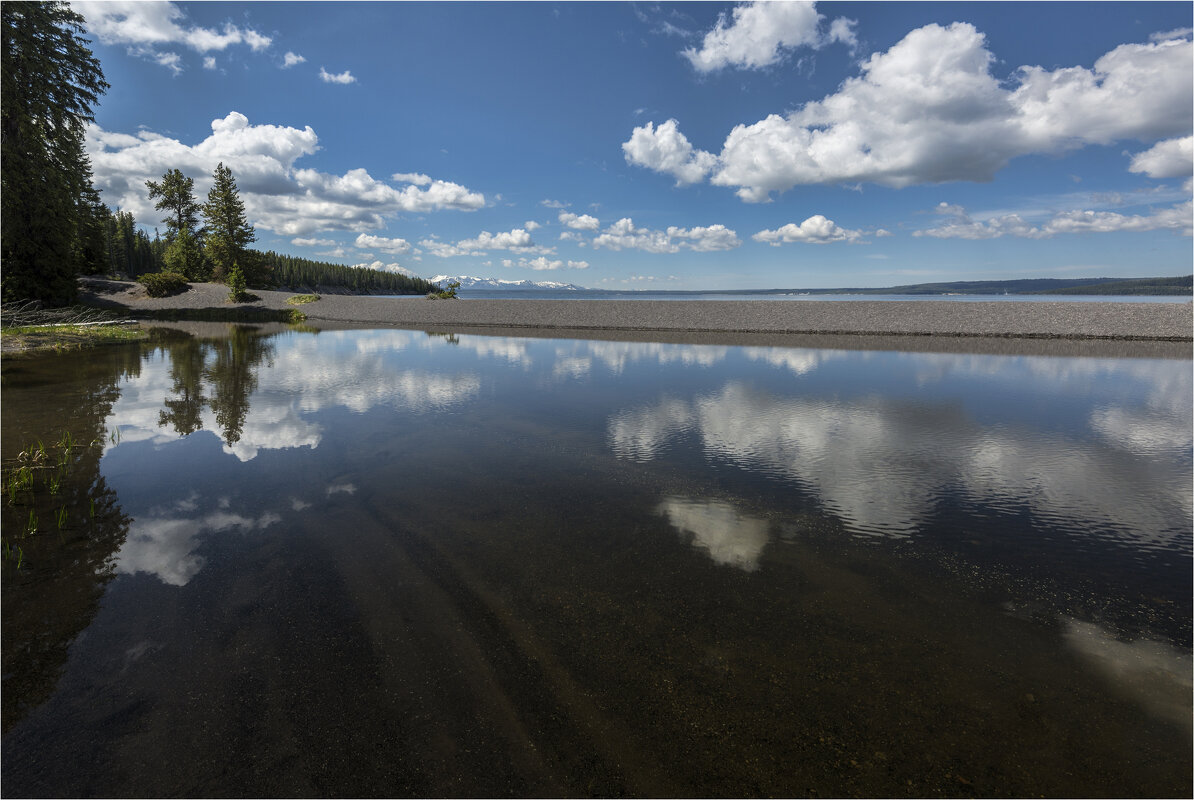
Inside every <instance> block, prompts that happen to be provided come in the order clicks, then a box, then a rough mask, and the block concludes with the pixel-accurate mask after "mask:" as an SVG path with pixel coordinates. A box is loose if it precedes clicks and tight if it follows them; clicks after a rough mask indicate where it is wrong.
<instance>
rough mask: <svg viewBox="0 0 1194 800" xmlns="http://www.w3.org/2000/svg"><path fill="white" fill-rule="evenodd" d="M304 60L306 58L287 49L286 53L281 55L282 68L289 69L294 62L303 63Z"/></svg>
mask: <svg viewBox="0 0 1194 800" xmlns="http://www.w3.org/2000/svg"><path fill="white" fill-rule="evenodd" d="M306 60H307V59H305V58H303V57H302V56H300V55H299V54H298V53H292V52H290V51H289V50H288V51H287V52H286V55H284V56H282V69H289V68H290V67H293V66H294V65H295V64H302V63H304V62H305V61H306Z"/></svg>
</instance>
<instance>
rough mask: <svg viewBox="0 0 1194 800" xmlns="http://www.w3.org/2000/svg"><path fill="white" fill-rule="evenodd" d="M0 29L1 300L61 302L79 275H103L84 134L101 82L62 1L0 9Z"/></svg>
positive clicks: (75, 17)
mask: <svg viewBox="0 0 1194 800" xmlns="http://www.w3.org/2000/svg"><path fill="white" fill-rule="evenodd" d="M0 27H2V37H0V38H2V40H3V51H4V52H3V64H2V68H0V131H2V136H3V152H2V155H0V165H2V166H0V173H2V186H0V227H2V228H3V231H4V236H3V240H2V244H0V260H3V263H4V270H3V277H2V279H0V282H2V285H3V298H4V300H6V301H8V300H16V299H26V298H29V299H37V300H42V301H45V302H48V303H53V304H65V303H69V302H71V301H73V300H74V298H75V293H76V289H77V284H76V280H75V279H76V276H77V275H78V274H79V272H81V271H83V270H84V269H92V268H102V257H103V254H102V247H101V246H100V243H101V242H102V237H101V236H97V233H101V228H100V226H102V223H103V218H102V216H100V215H99V210H98V208H97V206H98V203H97V198H96V196H95V193H94V189H93V188H92V185H91V164H90V163H89V162H88V160H87V156H86V154H85V152H84V150H83V132H84V127H85V125H86V123H88V122H91V121H92V120H93V119H94V117H93V115H92V107H93V106H94V105H95V103H96V102H97V101H98V99H99V96H100V95H101V94H103V93H104V91H106V90H107V88H108V84H107V83H106V82H105V81H104V75H103V71H102V70H101V69H100V63H99V60H98V59H96V58H95V56H94V55H93V54H92V52H91V50H90V49H89V48H88V47H87V40H86V39H84V38H83V37H82V36H81V34H82V32H83V17H81V16H80V15H79V14H78V13H76V12H75V11H72V10H71V9H70V7H68V6H67V5H66V4H65V3H60V2H50V3H4V4H3V5H2V6H0ZM91 262H94V263H91Z"/></svg>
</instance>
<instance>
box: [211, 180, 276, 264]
mask: <svg viewBox="0 0 1194 800" xmlns="http://www.w3.org/2000/svg"><path fill="white" fill-rule="evenodd" d="M212 177H213V178H214V182H213V184H212V187H211V191H210V192H208V193H207V202H206V203H204V204H203V217H204V219H206V220H207V228H208V235H207V255H208V258H210V259H211V263H212V277H213V279H215V280H217V281H224V280H227V279H228V276H229V275H230V274H231V273H232V268H233V267H236V266H239V267H240V268H241V271H242V272H243V273H244V276H245V278H246V279H247V280H248V281H249V282H250V283H251V284H252V285H254V286H260V285H261V283H262V280H261V278H262V276H261V275H258V274H254V273H255V272H256V270H254V267H255V266H256V263H257V262H256V261H255V260H252V259H247V258H246V252H247V250H248V247H249V244H250V243H251V242H252V241H254V240H255V239H256V238H257V235H256V233H254V231H253V226H252V225H250V224H249V222H248V220H246V219H245V204H244V202H243V201H242V200H241V199H240V193H239V192H238V191H237V189H236V180H235V179H234V178H233V177H232V170H230V169H228V167H226V166H224V165H223V163H221V164H220V165H219V166H217V167H216V171H215V174H214V175H213V176H212ZM250 261H253V263H252V264H250V263H249V262H250Z"/></svg>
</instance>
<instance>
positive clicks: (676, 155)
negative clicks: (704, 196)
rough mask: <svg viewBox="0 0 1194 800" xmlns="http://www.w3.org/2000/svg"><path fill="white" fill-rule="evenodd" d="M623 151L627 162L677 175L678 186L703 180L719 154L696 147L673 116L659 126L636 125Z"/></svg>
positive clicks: (653, 124)
mask: <svg viewBox="0 0 1194 800" xmlns="http://www.w3.org/2000/svg"><path fill="white" fill-rule="evenodd" d="M622 152H623V153H624V154H625V156H626V161H627V162H628V163H630V164H635V165H637V166H640V167H646V168H647V169H652V170H655V171H656V172H666V173H667V174H669V175H671V176H672V177H674V178H675V179H676V185H677V186H683V185H684V184H687V183H696V182H697V181H700V180H704V178H705V176H706V175H708V174H709V173H710V172H711V171H712V170H713V168H714V167H715V166H716V165H717V158H716V156H714V155H713V154H712V153H707V152H705V151H704V150H697V149H695V148H694V147H693V146H692V143H691V142H689V141H688V139H687V137H685V136H684V134H682V133H680V123H679V122H677V121H676V120H674V119H669V120H668V121H667V122H664V123H663V124H661V125H660V126H659V127H656V126H655V123H653V122H648V123H647V124H646V125H642V126H640V127H637V128H635V129H634V131H633V132H632V133H631V134H630V139H629V141H626V142H623V143H622Z"/></svg>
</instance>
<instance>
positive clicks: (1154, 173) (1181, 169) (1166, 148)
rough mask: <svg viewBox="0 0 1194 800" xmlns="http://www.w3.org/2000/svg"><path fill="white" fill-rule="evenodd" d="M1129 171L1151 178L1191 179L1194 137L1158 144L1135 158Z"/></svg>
mask: <svg viewBox="0 0 1194 800" xmlns="http://www.w3.org/2000/svg"><path fill="white" fill-rule="evenodd" d="M1128 171H1129V172H1143V173H1144V174H1145V175H1147V176H1149V177H1150V178H1189V177H1190V176H1191V174H1192V173H1194V136H1186V137H1183V138H1181V139H1166V140H1165V141H1163V142H1157V143H1156V144H1155V145H1153V146H1152V147H1150V148H1149V149H1148V150H1145V151H1144V152H1143V153H1137V154H1136V155H1135V156H1133V157H1132V164H1131V166H1129V167H1128Z"/></svg>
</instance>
